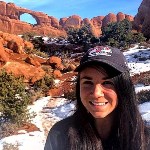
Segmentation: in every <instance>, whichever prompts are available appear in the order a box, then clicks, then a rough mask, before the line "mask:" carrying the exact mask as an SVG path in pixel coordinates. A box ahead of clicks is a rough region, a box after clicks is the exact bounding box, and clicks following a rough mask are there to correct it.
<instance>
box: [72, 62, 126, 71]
mask: <svg viewBox="0 0 150 150" xmlns="http://www.w3.org/2000/svg"><path fill="white" fill-rule="evenodd" d="M96 64H97V65H100V66H103V65H107V66H109V67H112V68H113V69H115V70H117V71H119V72H124V68H122V67H120V66H116V64H113V63H112V62H109V61H108V60H102V61H99V60H98V61H96V60H91V61H87V62H84V63H82V64H80V65H79V66H78V67H77V68H76V69H75V70H74V71H75V72H80V71H82V70H83V69H84V68H86V67H88V66H92V65H96Z"/></svg>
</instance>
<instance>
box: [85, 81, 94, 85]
mask: <svg viewBox="0 0 150 150" xmlns="http://www.w3.org/2000/svg"><path fill="white" fill-rule="evenodd" d="M83 84H87V85H93V82H91V81H84V82H83Z"/></svg>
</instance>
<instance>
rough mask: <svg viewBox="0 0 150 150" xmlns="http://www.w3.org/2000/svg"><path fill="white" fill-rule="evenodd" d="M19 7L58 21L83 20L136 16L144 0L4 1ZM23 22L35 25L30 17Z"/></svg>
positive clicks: (23, 19) (24, 16) (24, 18)
mask: <svg viewBox="0 0 150 150" xmlns="http://www.w3.org/2000/svg"><path fill="white" fill-rule="evenodd" d="M3 1H4V2H12V3H15V4H16V5H17V6H20V7H23V8H27V9H30V10H34V11H40V12H43V13H45V14H48V16H54V17H55V18H57V19H60V18H63V17H69V16H71V15H74V14H75V15H79V16H80V17H81V18H82V19H84V18H89V19H91V18H93V17H96V16H106V15H107V14H109V13H110V12H111V13H114V14H117V13H118V12H123V13H125V14H129V15H132V16H135V15H136V14H137V12H138V8H139V6H140V4H141V2H142V0H3ZM21 20H22V21H26V22H29V23H33V24H34V21H35V20H34V19H33V18H32V17H31V16H30V15H25V14H24V15H22V16H21Z"/></svg>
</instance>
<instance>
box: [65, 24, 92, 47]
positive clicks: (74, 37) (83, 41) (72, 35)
mask: <svg viewBox="0 0 150 150" xmlns="http://www.w3.org/2000/svg"><path fill="white" fill-rule="evenodd" d="M67 35H68V39H67V40H68V41H69V42H70V43H71V44H78V45H83V46H85V45H87V44H89V43H91V40H93V37H94V35H93V33H92V28H91V26H90V25H84V26H82V27H81V28H79V29H75V28H69V29H68V31H67Z"/></svg>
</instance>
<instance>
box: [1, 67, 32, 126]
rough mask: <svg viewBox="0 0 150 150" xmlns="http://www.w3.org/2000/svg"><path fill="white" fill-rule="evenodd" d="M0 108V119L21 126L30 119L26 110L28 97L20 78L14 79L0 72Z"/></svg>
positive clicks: (11, 75)
mask: <svg viewBox="0 0 150 150" xmlns="http://www.w3.org/2000/svg"><path fill="white" fill-rule="evenodd" d="M0 91H1V92H0V108H1V110H0V111H1V113H2V115H1V118H4V120H5V121H8V120H9V121H12V122H16V123H17V124H18V125H21V124H22V123H23V122H26V121H28V119H30V115H29V112H28V109H27V106H28V104H29V97H28V94H27V93H26V90H25V85H24V84H23V78H22V77H15V76H14V75H13V74H8V73H7V72H6V71H4V70H2V71H1V72H0Z"/></svg>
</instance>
